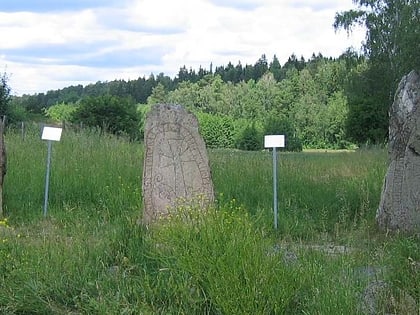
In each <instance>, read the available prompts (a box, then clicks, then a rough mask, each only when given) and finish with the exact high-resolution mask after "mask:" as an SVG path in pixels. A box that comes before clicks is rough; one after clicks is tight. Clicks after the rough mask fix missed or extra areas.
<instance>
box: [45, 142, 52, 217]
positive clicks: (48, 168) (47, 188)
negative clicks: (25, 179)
mask: <svg viewBox="0 0 420 315" xmlns="http://www.w3.org/2000/svg"><path fill="white" fill-rule="evenodd" d="M50 164H51V140H48V154H47V174H46V176H45V195H44V218H45V217H46V216H47V209H48V190H49V185H50Z"/></svg>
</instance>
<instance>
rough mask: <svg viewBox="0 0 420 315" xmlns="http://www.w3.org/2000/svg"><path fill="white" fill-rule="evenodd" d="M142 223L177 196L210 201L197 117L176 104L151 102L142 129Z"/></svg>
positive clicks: (163, 213) (162, 212) (207, 169)
mask: <svg viewBox="0 0 420 315" xmlns="http://www.w3.org/2000/svg"><path fill="white" fill-rule="evenodd" d="M144 141H145V153H144V167H143V185H142V186H143V187H142V189H143V200H144V212H143V223H145V224H149V223H151V222H154V221H156V219H158V218H160V217H164V216H166V215H167V214H168V212H169V210H170V208H171V207H173V206H174V205H175V204H178V202H179V200H180V199H183V200H187V201H192V200H194V199H196V198H197V199H200V200H201V201H204V202H205V203H206V204H208V203H209V202H213V200H214V191H213V183H212V179H211V173H210V167H209V160H208V157H207V151H206V146H205V144H204V141H203V139H202V137H201V136H200V134H199V131H198V121H197V118H196V117H195V116H194V115H193V114H191V113H188V112H187V111H186V110H184V109H183V108H182V107H181V106H179V105H167V104H159V105H155V106H154V107H153V108H152V110H151V111H150V112H149V113H148V115H147V118H146V124H145V129H144Z"/></svg>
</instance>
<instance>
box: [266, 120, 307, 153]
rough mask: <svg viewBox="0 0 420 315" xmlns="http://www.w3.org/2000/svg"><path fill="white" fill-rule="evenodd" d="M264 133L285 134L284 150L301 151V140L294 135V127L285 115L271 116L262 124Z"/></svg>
mask: <svg viewBox="0 0 420 315" xmlns="http://www.w3.org/2000/svg"><path fill="white" fill-rule="evenodd" d="M264 132H265V134H266V135H285V137H286V151H294V152H300V151H302V142H301V141H300V139H299V138H298V137H297V136H296V129H295V127H294V126H293V124H292V123H291V122H290V121H289V120H288V119H287V118H285V117H279V116H271V117H270V118H269V119H268V121H267V122H266V124H265V126H264Z"/></svg>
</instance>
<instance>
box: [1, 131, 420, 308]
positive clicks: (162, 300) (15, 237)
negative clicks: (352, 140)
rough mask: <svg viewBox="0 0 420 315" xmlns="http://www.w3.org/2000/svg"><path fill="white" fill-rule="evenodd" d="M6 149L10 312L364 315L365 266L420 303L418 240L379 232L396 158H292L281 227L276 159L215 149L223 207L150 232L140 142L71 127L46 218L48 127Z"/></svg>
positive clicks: (55, 167) (186, 206)
mask: <svg viewBox="0 0 420 315" xmlns="http://www.w3.org/2000/svg"><path fill="white" fill-rule="evenodd" d="M6 141H7V143H8V148H9V156H10V163H9V173H8V178H7V181H6V182H5V186H4V193H5V199H4V201H5V206H6V208H5V210H6V213H7V215H8V218H7V220H1V221H0V313H2V314H264V315H265V314H292V315H293V314H358V313H359V312H360V310H359V307H358V306H359V303H360V302H359V301H360V300H361V299H360V294H361V292H362V291H363V290H364V288H365V287H366V285H367V284H368V283H369V281H371V280H372V279H371V278H369V277H368V276H366V277H364V276H363V275H362V276H361V275H360V270H361V269H362V270H363V268H364V267H366V266H369V267H370V266H378V268H380V269H381V270H384V271H386V273H385V277H386V278H385V280H386V281H388V280H389V283H390V285H391V286H392V289H393V290H396V291H397V290H401V289H402V290H404V291H405V292H407V293H409V294H410V295H411V296H412V297H413V299H414V300H415V301H419V300H420V292H419V289H418V281H419V278H418V262H419V260H420V257H419V253H420V250H419V242H418V239H416V238H414V237H412V238H409V237H403V236H402V235H396V236H392V235H381V234H379V233H378V231H377V230H376V229H375V228H374V215H375V210H376V207H377V204H378V202H379V196H380V190H381V187H382V179H383V176H384V173H385V170H386V165H387V157H386V152H385V150H366V151H365V150H360V151H356V152H341V153H323V152H312V153H307V152H299V153H281V155H280V159H279V172H280V176H279V192H280V194H279V215H280V217H279V223H280V225H279V230H278V231H274V230H273V229H272V221H273V220H272V210H271V207H272V198H271V197H272V178H271V175H272V174H271V173H272V159H271V154H270V153H269V152H244V151H237V150H220V149H218V150H209V153H210V162H211V168H212V174H213V180H214V186H215V189H216V191H217V192H218V194H217V203H216V204H215V207H214V208H211V209H209V210H208V211H204V210H203V209H202V208H201V207H200V206H199V203H195V202H191V203H184V202H183V201H181V200H180V201H179V203H178V204H177V207H176V208H173V209H171V217H170V218H168V219H167V220H164V221H161V223H162V224H160V225H156V226H151V227H149V228H147V229H146V228H144V227H142V226H139V225H138V224H137V223H136V222H137V219H138V217H139V215H140V213H141V203H142V197H141V188H140V187H141V174H142V165H143V163H142V157H143V154H144V151H143V146H142V144H141V143H137V142H128V141H126V140H125V139H123V138H121V137H115V136H112V135H106V136H104V135H101V134H99V133H97V132H92V131H87V130H86V131H82V132H79V133H73V132H71V131H69V130H65V131H64V132H63V137H62V141H60V142H57V143H55V144H54V145H53V152H52V176H51V183H50V184H51V185H50V200H49V206H50V207H49V212H48V217H47V218H46V219H44V218H43V217H42V211H41V205H42V202H43V200H42V196H43V188H44V185H43V184H44V180H45V151H46V144H45V142H43V141H42V140H41V139H40V137H39V129H38V128H35V129H34V130H33V132H30V133H29V132H28V134H27V138H25V139H24V140H23V139H22V138H21V135H20V133H14V132H13V131H11V132H9V133H7V135H6ZM28 152H30V154H28ZM22 178H24V179H25V180H22ZM198 201H199V200H198ZM314 244H315V245H314ZM334 244H339V245H346V248H348V249H349V250H348V251H346V253H344V254H338V253H335V254H334V255H330V254H328V253H327V251H329V250H331V249H332V248H334V247H333V245H334ZM323 245H325V246H323ZM324 249H325V251H324ZM377 276H378V277H380V276H381V274H377V275H375V280H376V277H377Z"/></svg>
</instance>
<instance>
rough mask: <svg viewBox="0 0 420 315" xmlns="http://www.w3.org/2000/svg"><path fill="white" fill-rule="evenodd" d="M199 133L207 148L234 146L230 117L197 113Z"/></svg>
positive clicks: (232, 125)
mask: <svg viewBox="0 0 420 315" xmlns="http://www.w3.org/2000/svg"><path fill="white" fill-rule="evenodd" d="M197 118H198V121H199V124H200V133H201V135H202V137H203V139H204V142H205V143H206V146H207V147H209V148H232V147H233V146H234V129H235V127H234V122H233V119H232V118H231V117H228V116H220V115H213V114H208V113H202V112H199V113H198V114H197Z"/></svg>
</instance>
